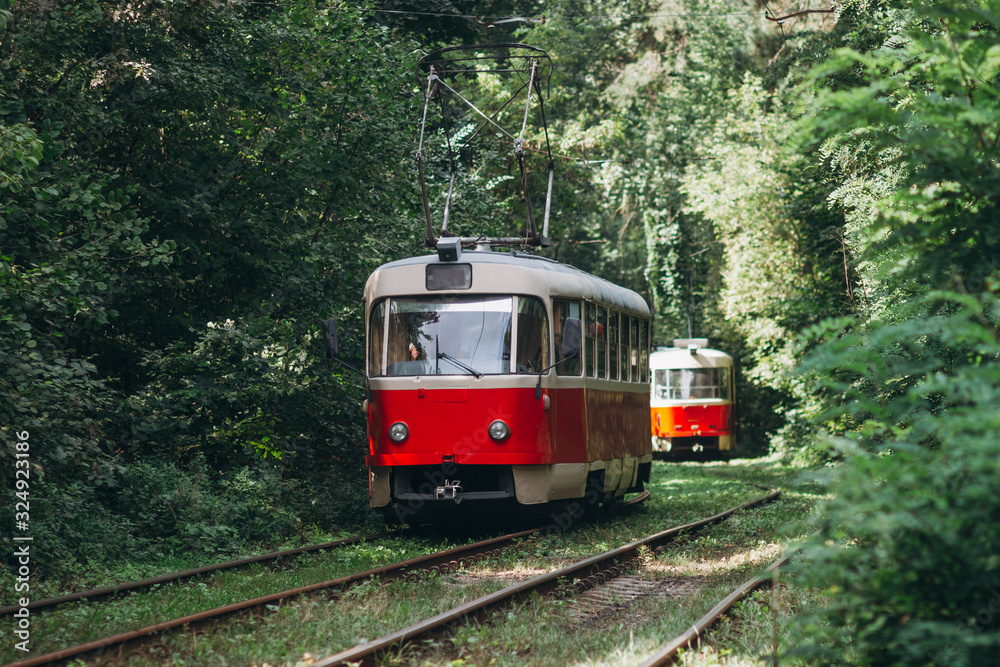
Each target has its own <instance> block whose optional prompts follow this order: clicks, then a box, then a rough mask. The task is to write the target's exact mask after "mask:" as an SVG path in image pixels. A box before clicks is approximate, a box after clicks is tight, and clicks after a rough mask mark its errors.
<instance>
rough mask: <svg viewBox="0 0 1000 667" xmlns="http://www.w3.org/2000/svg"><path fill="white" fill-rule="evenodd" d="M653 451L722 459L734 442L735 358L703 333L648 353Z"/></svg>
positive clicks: (664, 453) (667, 454)
mask: <svg viewBox="0 0 1000 667" xmlns="http://www.w3.org/2000/svg"><path fill="white" fill-rule="evenodd" d="M649 363H650V370H651V371H652V384H651V396H650V402H649V405H650V419H651V424H650V426H651V429H652V433H653V437H652V444H653V451H654V452H657V453H658V455H659V454H662V455H664V456H666V457H669V458H685V457H692V458H724V457H727V456H729V455H731V454H732V451H733V449H734V447H735V442H734V439H733V430H734V427H735V421H736V415H735V405H734V400H733V395H734V388H735V376H734V367H733V359H732V357H730V356H729V355H728V354H726V353H725V352H721V351H719V350H712V349H709V348H708V340H707V339H705V338H685V339H677V340H674V346H673V347H669V348H666V349H661V350H656V351H654V352H653V353H652V354H651V355H650V360H649Z"/></svg>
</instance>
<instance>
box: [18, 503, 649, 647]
mask: <svg viewBox="0 0 1000 667" xmlns="http://www.w3.org/2000/svg"><path fill="white" fill-rule="evenodd" d="M647 498H649V492H643V493H642V494H640V495H639V496H637V497H636V498H633V499H631V500H629V501H627V502H625V503H623V504H621V505H619V506H617V507H615V508H614V509H612V510H610V511H609V512H606V513H602V514H599V515H597V516H596V517H594V518H602V517H603V516H613V515H615V514H617V513H618V512H619V511H623V510H627V509H629V508H632V507H635V506H637V505H639V504H641V503H642V502H644V501H645V500H646V499H647ZM545 528H546V527H544V526H543V527H536V528H530V529H528V530H522V531H519V532H516V533H511V534H508V535H502V536H500V537H495V538H492V539H489V540H483V541H480V542H475V543H473V544H467V545H465V546H461V547H455V548H453V549H448V550H445V551H438V552H435V553H432V554H427V555H425V556H418V557H416V558H411V559H409V560H406V561H402V562H399V563H393V564H391V565H384V566H382V567H379V568H375V569H373V570H367V571H365V572H358V573H355V574H351V575H347V576H344V577H340V578H338V579H331V580H329V581H323V582H319V583H315V584H309V585H307V586H301V587H299V588H294V589H291V590H287V591H282V592H279V593H272V594H270V595H265V596H262V597H257V598H253V599H251V600H244V601H243V602H236V603H233V604H230V605H225V606H223V607H217V608H215V609H209V610H206V611H202V612H198V613H195V614H189V615H187V616H182V617H180V618H175V619H171V620H168V621H163V622H162V623H157V624H155V625H149V626H146V627H144V628H140V629H138V630H132V631H129V632H123V633H120V634H117V635H114V636H111V637H106V638H104V639H97V640H94V641H92V642H88V643H86V644H80V645H78V646H71V647H68V648H65V649H61V650H58V651H52V652H50V653H46V654H44V655H40V656H37V657H34V658H29V659H27V660H21V661H18V662H12V663H9V664H8V665H4V666H3V667H34V666H35V665H50V664H61V663H65V662H67V661H69V660H72V659H76V658H78V657H79V656H82V655H85V654H88V653H93V652H94V651H99V650H102V649H107V648H110V647H113V646H124V645H126V644H130V643H133V642H142V641H145V640H148V639H149V638H150V637H153V636H155V635H158V634H160V633H163V632H166V631H168V630H172V629H175V628H180V627H184V626H194V625H201V624H203V623H208V622H214V621H217V620H219V619H222V618H224V617H227V616H231V615H234V614H240V613H248V612H252V611H255V610H259V609H263V608H264V607H266V606H267V605H274V604H278V603H281V602H285V601H288V600H291V599H292V598H296V597H299V596H302V595H308V594H312V593H317V592H319V591H324V590H330V589H337V593H338V594H339V593H340V592H343V591H344V590H346V589H347V588H348V587H350V586H351V585H353V584H356V583H359V582H361V581H364V580H366V579H369V578H372V577H378V578H380V579H383V580H392V579H397V578H401V577H413V576H415V575H416V574H417V573H419V572H420V571H422V570H430V571H437V572H444V571H448V570H451V569H455V568H458V567H461V566H462V565H465V564H467V563H470V562H474V561H476V560H479V559H481V558H484V557H486V556H488V555H490V554H493V553H497V552H499V551H500V550H502V549H505V548H507V547H509V546H511V545H512V544H514V543H515V542H516V541H517V540H521V539H526V538H528V537H530V536H532V535H535V534H540V533H542V532H543V531H544V530H545Z"/></svg>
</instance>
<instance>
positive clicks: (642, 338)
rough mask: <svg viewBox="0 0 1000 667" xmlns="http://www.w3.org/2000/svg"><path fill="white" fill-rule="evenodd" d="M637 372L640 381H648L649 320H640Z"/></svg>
mask: <svg viewBox="0 0 1000 667" xmlns="http://www.w3.org/2000/svg"><path fill="white" fill-rule="evenodd" d="M639 374H640V378H641V380H640V381H641V382H649V320H643V321H642V329H641V331H640V333H639Z"/></svg>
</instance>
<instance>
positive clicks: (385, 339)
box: [369, 295, 548, 376]
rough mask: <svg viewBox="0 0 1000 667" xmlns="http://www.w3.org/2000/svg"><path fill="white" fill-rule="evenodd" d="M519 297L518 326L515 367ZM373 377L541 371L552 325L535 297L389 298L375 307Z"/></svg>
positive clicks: (371, 348)
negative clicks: (513, 340)
mask: <svg viewBox="0 0 1000 667" xmlns="http://www.w3.org/2000/svg"><path fill="white" fill-rule="evenodd" d="M515 299H517V301H518V303H517V313H518V318H519V320H518V321H519V323H520V325H519V327H518V335H517V348H518V351H517V352H514V354H516V360H515V364H514V367H513V368H512V367H511V353H512V350H511V335H512V330H513V320H514V313H515V310H514V308H515ZM369 333H370V340H369V372H370V373H371V375H373V376H386V375H388V376H401V375H466V374H467V375H475V376H479V375H492V374H498V373H510V372H535V373H537V372H539V371H540V370H541V369H542V368H544V367H545V364H547V362H548V324H547V318H546V314H545V308H544V306H543V305H542V303H541V301H539V300H538V299H535V298H532V297H511V296H502V297H483V296H468V295H461V296H456V295H436V296H431V297H399V298H390V299H385V300H383V301H381V302H379V303H377V304H375V306H374V307H373V308H372V313H371V322H370V326H369Z"/></svg>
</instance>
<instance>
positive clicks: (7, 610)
mask: <svg viewBox="0 0 1000 667" xmlns="http://www.w3.org/2000/svg"><path fill="white" fill-rule="evenodd" d="M391 535H393V533H376V534H374V535H362V536H360V537H346V538H344V539H342V540H334V541H333V542H324V543H322V544H313V545H310V546H307V547H298V548H296V549H285V550H283V551H272V552H271V553H266V554H261V555H259V556H249V557H247V558H241V559H239V560H231V561H227V562H225V563H216V564H214V565H204V566H202V567H196V568H193V569H190V570H184V571H183V572H173V573H170V574H161V575H159V576H156V577H150V578H148V579H139V580H137V581H128V582H124V583H121V584H112V585H111V586H104V587H101V588H92V589H90V590H87V591H80V592H79V593H67V594H66V595H59V596H56V597H51V598H44V599H41V600H35V601H34V602H31V603H30V604H28V606H27V608H28V609H31V610H35V609H44V608H45V607H52V606H55V605H57V604H63V603H64V602H74V601H76V600H82V599H87V600H93V599H96V598H102V597H107V596H109V595H115V594H117V593H124V592H126V591H131V590H136V589H139V588H148V587H149V586H154V585H156V584H163V583H166V582H168V581H176V580H178V579H187V578H189V577H194V576H197V575H199V574H207V573H209V572H217V571H218V570H227V569H230V568H234V567H241V566H244V565H250V564H252V563H262V562H266V561H270V560H277V559H279V558H287V557H288V556H296V555H298V554H304V553H310V552H313V551H320V550H322V549H332V548H334V547H343V546H349V545H351V544H358V543H360V542H370V541H374V540H379V539H383V538H385V537H389V536H391ZM18 609H23V607H21V606H19V605H16V604H14V605H7V606H6V607H0V616H4V615H7V614H13V613H14V612H15V611H17V610H18Z"/></svg>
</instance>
